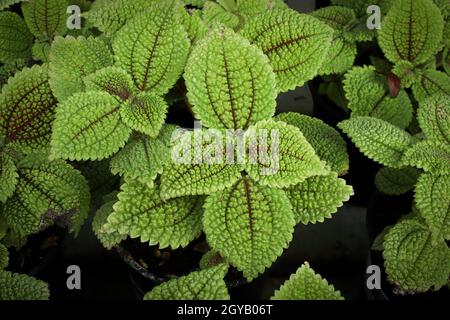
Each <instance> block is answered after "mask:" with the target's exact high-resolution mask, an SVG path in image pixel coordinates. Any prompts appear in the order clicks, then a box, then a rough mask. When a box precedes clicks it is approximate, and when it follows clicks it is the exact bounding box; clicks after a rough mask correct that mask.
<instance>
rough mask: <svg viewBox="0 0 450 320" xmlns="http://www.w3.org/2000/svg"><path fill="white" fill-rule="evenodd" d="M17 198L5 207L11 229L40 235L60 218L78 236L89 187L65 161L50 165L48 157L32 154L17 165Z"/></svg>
mask: <svg viewBox="0 0 450 320" xmlns="http://www.w3.org/2000/svg"><path fill="white" fill-rule="evenodd" d="M18 175H19V180H18V183H17V187H16V191H15V193H14V195H13V196H12V197H11V198H9V199H8V201H7V202H6V203H5V206H4V215H5V218H6V220H7V222H8V224H9V225H10V227H11V228H13V229H15V230H16V231H18V232H20V233H21V234H24V235H25V234H31V233H35V232H38V231H39V230H40V229H41V228H44V227H47V226H49V225H51V224H53V222H54V220H55V219H56V218H58V217H63V218H67V224H68V225H69V226H71V229H72V231H73V232H74V233H75V234H76V233H78V231H79V228H80V227H81V225H82V223H83V222H84V220H85V219H86V217H87V213H88V209H89V200H90V199H89V187H88V185H87V182H86V180H85V179H84V177H83V176H82V175H81V173H80V172H78V171H77V170H75V169H73V168H72V167H71V166H70V165H68V164H67V163H65V162H64V161H62V160H55V161H51V162H49V161H48V160H47V155H46V154H45V153H41V152H39V153H33V154H31V155H29V156H28V157H26V158H25V159H24V160H22V162H21V163H20V164H19V165H18Z"/></svg>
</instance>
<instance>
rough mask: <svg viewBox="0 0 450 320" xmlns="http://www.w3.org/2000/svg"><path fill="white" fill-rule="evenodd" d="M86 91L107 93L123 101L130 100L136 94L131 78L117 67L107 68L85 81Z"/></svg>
mask: <svg viewBox="0 0 450 320" xmlns="http://www.w3.org/2000/svg"><path fill="white" fill-rule="evenodd" d="M84 84H85V87H86V91H105V92H107V93H109V94H110V95H112V96H115V97H117V98H119V99H121V100H124V101H126V100H128V99H129V98H130V96H131V95H132V94H133V93H134V84H133V79H131V76H130V75H129V74H128V73H127V72H126V71H124V70H122V69H120V68H117V67H106V68H104V69H101V70H98V71H97V72H95V73H93V74H91V75H89V76H87V77H86V78H85V79H84Z"/></svg>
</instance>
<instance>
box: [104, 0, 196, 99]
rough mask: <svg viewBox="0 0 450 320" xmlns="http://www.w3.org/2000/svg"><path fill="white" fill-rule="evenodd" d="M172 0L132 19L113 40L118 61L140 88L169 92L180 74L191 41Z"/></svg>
mask: <svg viewBox="0 0 450 320" xmlns="http://www.w3.org/2000/svg"><path fill="white" fill-rule="evenodd" d="M177 17H178V15H177V14H176V11H175V8H174V6H173V1H167V2H166V1H165V2H163V3H161V4H160V5H159V6H155V7H154V8H152V10H149V11H147V12H145V13H143V14H141V15H139V16H137V17H135V18H134V19H132V20H130V21H129V22H128V23H127V24H126V25H125V26H124V27H123V28H122V29H121V30H120V31H119V32H117V34H116V36H115V37H114V40H113V48H114V53H115V58H116V64H117V65H118V66H119V67H121V68H123V69H124V70H126V71H127V72H128V73H129V74H130V75H131V77H132V78H133V82H134V84H135V86H136V87H137V88H138V89H139V90H141V91H152V92H154V93H156V94H166V93H167V92H168V91H169V89H170V88H171V87H172V86H173V85H174V84H175V83H176V81H177V80H178V78H179V77H180V76H181V74H182V72H183V70H184V67H185V64H186V61H187V57H188V54H189V47H190V41H189V37H188V34H187V32H186V31H185V29H184V27H183V25H181V24H180V22H179V21H177Z"/></svg>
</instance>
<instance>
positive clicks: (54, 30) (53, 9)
mask: <svg viewBox="0 0 450 320" xmlns="http://www.w3.org/2000/svg"><path fill="white" fill-rule="evenodd" d="M68 6H69V5H68V1H67V0H32V1H27V2H24V3H23V4H22V12H23V17H24V19H25V22H26V24H27V26H28V29H29V30H30V31H31V32H32V33H33V34H34V35H35V36H36V37H37V38H39V39H42V40H52V39H53V37H54V36H55V35H62V34H64V33H65V31H66V30H67V27H66V20H67V17H68V16H67V15H66V11H67V7H68Z"/></svg>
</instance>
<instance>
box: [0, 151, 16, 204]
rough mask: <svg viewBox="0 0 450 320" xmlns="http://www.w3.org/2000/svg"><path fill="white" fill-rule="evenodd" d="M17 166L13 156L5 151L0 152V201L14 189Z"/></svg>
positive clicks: (10, 194) (4, 199) (3, 200)
mask: <svg viewBox="0 0 450 320" xmlns="http://www.w3.org/2000/svg"><path fill="white" fill-rule="evenodd" d="M17 177H18V176H17V168H16V165H15V163H14V158H13V157H12V156H11V155H10V154H9V153H7V152H0V202H5V201H6V199H8V198H9V197H10V196H12V194H13V193H14V190H15V189H16V185H17Z"/></svg>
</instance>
